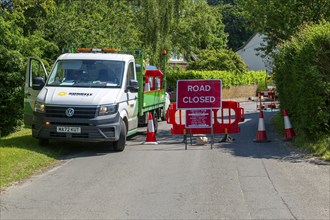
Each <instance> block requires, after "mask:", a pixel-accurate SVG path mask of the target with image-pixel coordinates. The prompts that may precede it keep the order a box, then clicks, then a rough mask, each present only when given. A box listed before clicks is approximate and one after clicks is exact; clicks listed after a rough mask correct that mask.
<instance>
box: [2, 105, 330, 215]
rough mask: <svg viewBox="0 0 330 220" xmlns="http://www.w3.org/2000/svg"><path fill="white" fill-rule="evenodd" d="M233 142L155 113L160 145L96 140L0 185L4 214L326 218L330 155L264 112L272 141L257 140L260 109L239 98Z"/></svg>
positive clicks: (136, 140) (141, 134)
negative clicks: (187, 136) (117, 146)
mask: <svg viewBox="0 0 330 220" xmlns="http://www.w3.org/2000/svg"><path fill="white" fill-rule="evenodd" d="M242 106H243V107H244V108H245V113H246V115H245V118H246V120H245V122H244V123H242V124H241V125H240V127H241V132H240V133H239V134H235V135H232V137H234V138H235V141H233V142H227V143H219V140H220V139H221V138H222V136H216V138H215V144H214V148H213V149H212V150H211V149H210V146H211V145H210V144H207V145H204V146H197V145H195V144H193V145H192V146H191V145H188V150H185V149H184V144H183V143H182V136H173V135H171V134H170V133H169V128H170V126H169V125H167V124H166V123H165V122H161V123H159V132H158V134H157V140H158V141H159V142H160V144H159V145H142V144H141V143H142V142H143V141H145V129H146V128H141V129H140V132H139V134H138V135H136V136H134V137H132V138H131V139H130V140H129V141H128V143H127V147H126V149H125V151H124V152H121V153H114V152H110V153H109V152H107V151H106V150H104V148H102V147H100V146H98V147H95V148H94V147H90V148H88V150H87V151H85V152H83V153H80V154H78V155H74V156H72V157H71V158H69V159H67V160H65V161H64V162H63V163H62V164H61V165H59V166H57V167H55V168H53V169H52V170H49V171H47V172H45V173H43V174H41V175H37V176H34V177H32V178H30V179H29V180H27V181H26V182H24V183H22V184H20V185H17V186H13V187H10V188H9V189H7V190H6V191H4V192H2V193H1V213H0V219H1V220H2V219H330V208H329V207H330V192H329V191H330V165H329V163H326V162H323V161H322V160H318V159H317V158H311V157H309V156H307V155H305V154H304V153H303V152H301V151H299V150H297V149H295V148H292V147H291V146H290V144H289V143H286V142H283V141H282V140H281V137H277V136H276V135H275V134H274V132H273V131H272V130H273V128H272V127H271V126H270V124H269V122H270V120H271V118H272V117H273V116H274V114H275V113H274V112H265V113H264V118H265V123H266V129H267V135H268V138H269V139H270V140H271V142H269V143H254V142H253V141H252V140H253V139H254V138H255V136H256V132H257V125H258V117H259V114H258V112H256V110H255V104H254V103H243V104H242Z"/></svg>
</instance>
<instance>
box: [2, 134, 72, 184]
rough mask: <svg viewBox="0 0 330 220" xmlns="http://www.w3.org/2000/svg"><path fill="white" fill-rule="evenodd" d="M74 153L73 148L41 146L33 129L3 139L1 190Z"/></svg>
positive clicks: (52, 145) (53, 145) (51, 145)
mask: <svg viewBox="0 0 330 220" xmlns="http://www.w3.org/2000/svg"><path fill="white" fill-rule="evenodd" d="M74 150H75V151H77V149H74ZM72 153H73V150H72V149H71V148H68V147H67V146H63V147H59V146H56V143H55V144H52V143H51V144H50V145H49V146H47V147H41V146H39V145H38V141H37V140H36V139H34V138H33V137H32V136H31V129H27V128H24V129H22V130H21V131H19V132H16V133H14V134H11V135H9V136H7V137H4V138H1V139H0V189H3V188H5V187H6V186H9V185H10V184H12V183H14V182H17V181H21V180H22V179H24V178H27V177H29V176H31V175H32V174H34V173H35V172H36V171H38V170H41V169H43V168H45V167H47V166H49V165H51V164H53V163H54V162H56V161H57V160H58V159H60V158H61V157H63V156H64V155H68V154H72Z"/></svg>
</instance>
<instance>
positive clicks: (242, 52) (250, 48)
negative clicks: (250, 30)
mask: <svg viewBox="0 0 330 220" xmlns="http://www.w3.org/2000/svg"><path fill="white" fill-rule="evenodd" d="M265 38H266V36H265V35H262V34H258V33H257V34H254V35H253V36H252V37H251V38H250V39H249V40H248V41H247V42H246V43H245V44H244V45H243V46H242V47H241V48H239V49H238V50H237V51H236V53H237V54H238V55H239V56H240V57H242V59H243V60H244V62H245V64H246V65H247V66H248V68H249V70H267V72H268V73H271V72H272V67H271V62H270V58H269V57H262V56H263V55H264V53H263V51H260V50H257V49H258V48H262V47H265V46H266V45H267V42H266V41H265Z"/></svg>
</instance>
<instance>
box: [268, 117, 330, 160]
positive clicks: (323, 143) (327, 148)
mask: <svg viewBox="0 0 330 220" xmlns="http://www.w3.org/2000/svg"><path fill="white" fill-rule="evenodd" d="M273 123H274V124H275V126H276V131H277V132H278V133H279V134H280V135H281V136H282V137H284V120H283V116H282V115H281V114H280V113H278V114H277V115H276V116H275V117H274V119H273ZM292 144H293V145H294V146H296V147H300V148H303V149H306V150H308V151H309V152H311V153H312V154H314V155H315V156H320V157H321V158H323V159H325V160H327V161H330V136H329V135H328V136H323V137H318V138H317V140H316V141H311V140H310V139H308V138H307V137H305V136H303V135H299V134H297V136H296V137H295V138H294V139H293V141H292Z"/></svg>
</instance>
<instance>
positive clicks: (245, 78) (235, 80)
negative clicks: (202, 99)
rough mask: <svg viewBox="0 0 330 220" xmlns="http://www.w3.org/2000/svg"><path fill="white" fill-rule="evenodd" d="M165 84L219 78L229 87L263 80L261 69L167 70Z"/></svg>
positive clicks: (173, 85)
mask: <svg viewBox="0 0 330 220" xmlns="http://www.w3.org/2000/svg"><path fill="white" fill-rule="evenodd" d="M166 73H167V76H166V79H167V84H168V85H169V86H172V87H176V81H177V80H181V79H221V80H222V86H223V87H224V88H229V87H231V86H234V85H251V84H255V83H259V82H262V81H264V80H265V76H266V73H265V72H263V71H248V72H244V73H240V74H236V73H232V72H229V71H218V70H213V71H198V70H180V69H172V70H167V72H166Z"/></svg>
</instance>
